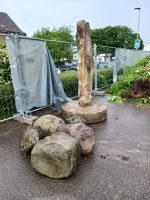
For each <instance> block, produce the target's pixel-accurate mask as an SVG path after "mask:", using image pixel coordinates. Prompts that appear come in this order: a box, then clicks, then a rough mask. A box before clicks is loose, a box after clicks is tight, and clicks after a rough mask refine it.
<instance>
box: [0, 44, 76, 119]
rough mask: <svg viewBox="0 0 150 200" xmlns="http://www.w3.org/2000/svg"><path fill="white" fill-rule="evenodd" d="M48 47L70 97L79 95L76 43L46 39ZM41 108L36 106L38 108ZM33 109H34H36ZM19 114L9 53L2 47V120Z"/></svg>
mask: <svg viewBox="0 0 150 200" xmlns="http://www.w3.org/2000/svg"><path fill="white" fill-rule="evenodd" d="M46 42H47V47H48V49H49V51H50V53H51V55H52V58H53V60H54V63H55V66H56V69H57V72H58V74H59V76H60V79H61V81H62V84H63V87H64V90H65V93H66V95H67V96H68V97H69V98H74V97H77V96H78V64H77V63H78V61H77V46H76V44H75V43H71V42H63V41H49V40H46ZM37 109H39V108H34V110H37ZM34 110H33V111H34ZM18 114H21V115H22V114H24V113H17V112H16V106H15V92H14V88H13V83H12V79H11V69H10V66H9V59H8V53H7V50H6V47H5V48H1V49H0V122H2V121H4V120H5V119H9V118H13V117H14V116H16V115H18Z"/></svg>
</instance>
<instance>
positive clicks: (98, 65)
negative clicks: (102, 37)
mask: <svg viewBox="0 0 150 200" xmlns="http://www.w3.org/2000/svg"><path fill="white" fill-rule="evenodd" d="M108 67H109V64H108V63H107V62H98V63H97V68H98V69H99V68H108Z"/></svg>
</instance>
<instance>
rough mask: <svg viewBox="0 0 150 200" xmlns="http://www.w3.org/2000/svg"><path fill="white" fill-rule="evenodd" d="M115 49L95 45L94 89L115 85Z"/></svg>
mask: <svg viewBox="0 0 150 200" xmlns="http://www.w3.org/2000/svg"><path fill="white" fill-rule="evenodd" d="M115 52H116V48H115V47H107V46H101V45H96V44H95V45H94V85H95V87H94V89H95V90H97V89H103V88H106V87H108V86H110V85H111V84H112V83H113V72H114V67H115Z"/></svg>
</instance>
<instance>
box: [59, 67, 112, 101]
mask: <svg viewBox="0 0 150 200" xmlns="http://www.w3.org/2000/svg"><path fill="white" fill-rule="evenodd" d="M60 77H61V81H62V84H63V87H64V90H65V92H66V95H67V96H68V97H75V96H77V95H78V72H77V71H73V70H71V71H66V72H63V73H61V74H60ZM94 78H95V77H94ZM94 78H93V88H94V81H95V80H94ZM112 82H113V68H106V69H104V68H103V69H98V70H97V86H98V88H101V87H105V86H108V85H110V84H112Z"/></svg>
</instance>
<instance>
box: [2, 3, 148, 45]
mask: <svg viewBox="0 0 150 200" xmlns="http://www.w3.org/2000/svg"><path fill="white" fill-rule="evenodd" d="M135 7H141V21H140V34H141V37H142V38H143V40H144V43H145V44H147V43H149V42H150V25H149V23H150V22H149V20H150V0H42V1H41V0H0V11H1V12H6V13H7V14H8V15H9V16H10V17H11V18H12V19H13V20H14V21H15V22H16V24H17V25H18V26H19V27H20V28H21V29H22V30H23V31H24V32H26V33H27V34H28V36H32V35H33V33H34V31H36V30H37V29H38V28H42V27H44V26H46V27H53V26H56V27H59V26H62V25H71V26H73V27H74V31H75V30H76V23H77V21H79V20H82V19H84V20H86V21H89V22H90V26H91V28H103V27H105V26H108V25H112V26H114V25H127V26H129V27H130V28H132V29H133V30H134V31H135V32H137V21H138V11H137V10H134V8H135Z"/></svg>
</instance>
